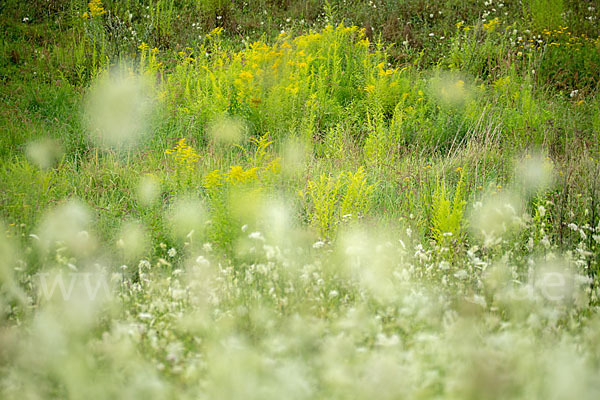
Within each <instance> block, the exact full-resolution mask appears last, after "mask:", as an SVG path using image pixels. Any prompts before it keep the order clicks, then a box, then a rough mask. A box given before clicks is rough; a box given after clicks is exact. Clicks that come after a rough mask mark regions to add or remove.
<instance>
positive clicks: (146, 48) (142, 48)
mask: <svg viewBox="0 0 600 400" xmlns="http://www.w3.org/2000/svg"><path fill="white" fill-rule="evenodd" d="M138 49H140V51H145V50H148V45H147V44H146V43H145V42H142V44H140V45H139V46H138Z"/></svg>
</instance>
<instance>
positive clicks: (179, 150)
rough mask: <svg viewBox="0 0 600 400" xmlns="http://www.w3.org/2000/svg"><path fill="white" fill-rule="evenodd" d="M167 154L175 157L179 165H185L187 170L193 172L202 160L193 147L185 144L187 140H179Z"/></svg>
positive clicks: (166, 151)
mask: <svg viewBox="0 0 600 400" xmlns="http://www.w3.org/2000/svg"><path fill="white" fill-rule="evenodd" d="M165 154H168V155H173V157H175V160H176V161H177V164H178V165H183V166H184V167H185V168H186V169H187V170H190V171H191V170H193V169H194V167H195V165H196V164H197V163H198V160H199V159H200V155H199V154H198V153H196V150H194V148H193V147H192V146H189V145H188V144H186V142H185V138H181V139H179V141H178V142H177V145H175V147H174V148H173V149H167V150H165Z"/></svg>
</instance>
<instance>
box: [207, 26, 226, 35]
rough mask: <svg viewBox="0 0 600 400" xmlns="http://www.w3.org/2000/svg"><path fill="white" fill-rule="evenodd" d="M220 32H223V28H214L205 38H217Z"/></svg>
mask: <svg viewBox="0 0 600 400" xmlns="http://www.w3.org/2000/svg"><path fill="white" fill-rule="evenodd" d="M221 32H223V28H222V27H220V26H219V27H216V28H215V29H213V30H212V31H210V33H209V34H208V35H206V36H208V37H215V36H219V35H220V34H221Z"/></svg>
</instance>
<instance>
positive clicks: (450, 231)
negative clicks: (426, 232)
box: [431, 168, 467, 247]
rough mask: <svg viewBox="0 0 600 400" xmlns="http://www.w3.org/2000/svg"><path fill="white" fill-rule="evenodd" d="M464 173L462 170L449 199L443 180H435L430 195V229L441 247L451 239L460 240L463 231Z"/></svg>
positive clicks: (464, 203)
mask: <svg viewBox="0 0 600 400" xmlns="http://www.w3.org/2000/svg"><path fill="white" fill-rule="evenodd" d="M463 177H464V173H463V172H462V168H461V174H460V178H459V180H458V183H457V184H456V189H455V190H454V196H453V197H452V200H451V199H450V194H449V193H448V189H447V188H446V183H445V182H444V181H443V180H440V179H439V178H438V180H437V181H436V185H435V190H434V192H433V196H432V205H431V207H432V212H431V213H432V215H431V231H432V233H433V238H434V239H435V241H436V242H437V243H438V244H439V245H440V246H442V247H444V246H447V245H448V244H449V243H450V242H451V241H459V240H461V235H462V233H463V224H464V223H463V215H464V212H465V205H466V204H467V202H466V201H465V192H464V181H463Z"/></svg>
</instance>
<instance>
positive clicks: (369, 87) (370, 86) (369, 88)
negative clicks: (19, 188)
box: [365, 85, 375, 94]
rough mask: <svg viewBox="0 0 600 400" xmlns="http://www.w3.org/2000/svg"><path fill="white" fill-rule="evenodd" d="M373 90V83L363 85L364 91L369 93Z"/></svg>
mask: <svg viewBox="0 0 600 400" xmlns="http://www.w3.org/2000/svg"><path fill="white" fill-rule="evenodd" d="M374 91H375V85H367V86H365V92H367V93H369V94H371V93H373V92H374Z"/></svg>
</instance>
